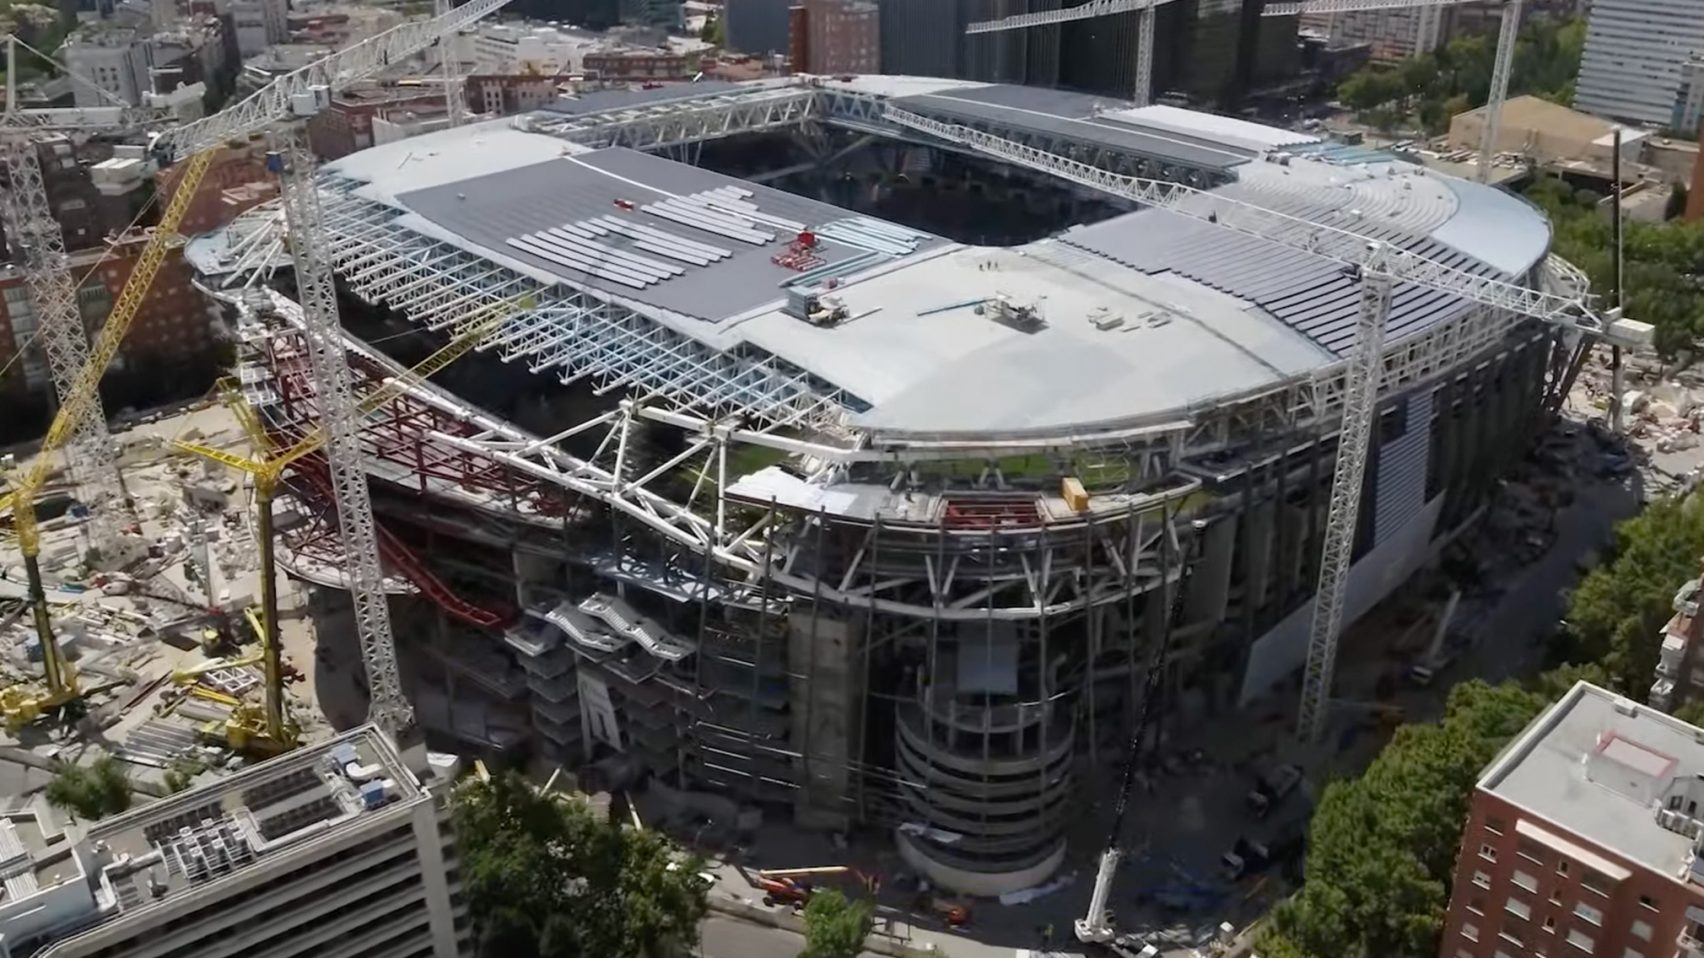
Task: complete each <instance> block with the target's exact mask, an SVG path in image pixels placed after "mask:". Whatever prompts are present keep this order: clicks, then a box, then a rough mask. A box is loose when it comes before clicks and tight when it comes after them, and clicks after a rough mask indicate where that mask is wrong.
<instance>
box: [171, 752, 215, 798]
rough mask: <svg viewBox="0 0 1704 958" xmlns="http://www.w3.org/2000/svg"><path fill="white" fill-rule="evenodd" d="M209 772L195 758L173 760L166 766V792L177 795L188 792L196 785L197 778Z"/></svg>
mask: <svg viewBox="0 0 1704 958" xmlns="http://www.w3.org/2000/svg"><path fill="white" fill-rule="evenodd" d="M206 770H207V766H206V765H205V764H203V763H202V762H201V760H200V759H198V758H195V757H193V756H185V755H180V756H178V757H177V758H174V759H172V763H171V764H170V765H168V766H166V791H168V792H171V793H172V794H174V795H175V794H176V793H178V792H182V791H185V790H187V789H188V788H189V787H190V786H191V785H193V784H195V776H197V775H200V774H201V773H202V772H204V771H206Z"/></svg>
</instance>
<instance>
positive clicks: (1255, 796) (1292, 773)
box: [1245, 765, 1302, 818]
mask: <svg viewBox="0 0 1704 958" xmlns="http://www.w3.org/2000/svg"><path fill="white" fill-rule="evenodd" d="M1300 784H1302V767H1301V766H1300V765H1280V766H1278V767H1277V768H1275V769H1273V770H1272V773H1271V774H1270V775H1262V776H1261V777H1260V778H1258V779H1256V780H1255V783H1254V787H1253V788H1251V789H1249V791H1248V795H1247V796H1245V800H1246V801H1247V802H1248V808H1249V811H1251V812H1253V813H1254V817H1255V818H1265V817H1266V816H1268V815H1270V814H1272V810H1273V809H1274V808H1277V807H1278V805H1279V803H1281V802H1283V801H1284V799H1286V798H1288V797H1289V796H1290V793H1291V792H1294V791H1295V790H1296V787H1297V786H1298V785H1300Z"/></svg>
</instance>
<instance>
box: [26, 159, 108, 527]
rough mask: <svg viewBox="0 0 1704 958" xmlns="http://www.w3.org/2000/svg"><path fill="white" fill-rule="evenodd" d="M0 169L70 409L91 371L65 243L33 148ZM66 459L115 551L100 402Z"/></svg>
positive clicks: (41, 326)
mask: <svg viewBox="0 0 1704 958" xmlns="http://www.w3.org/2000/svg"><path fill="white" fill-rule="evenodd" d="M0 161H3V162H4V163H5V167H6V175H7V182H8V189H7V190H6V191H5V196H4V197H3V198H0V211H3V215H4V220H5V226H6V233H7V236H8V237H9V238H10V241H11V245H12V248H13V249H14V250H15V251H16V252H17V253H18V254H19V260H20V265H22V267H23V274H24V278H25V281H26V283H27V285H28V287H29V293H30V302H31V305H32V306H33V307H34V310H35V321H36V341H37V343H38V344H39V345H40V346H41V348H42V352H44V353H46V354H47V364H48V368H49V370H50V371H51V373H52V375H53V386H54V392H55V393H56V394H57V396H58V398H59V401H60V402H61V403H68V402H70V401H71V399H72V394H73V393H74V392H76V390H77V384H78V380H79V378H80V376H81V374H82V372H83V368H84V367H85V366H87V365H88V364H89V335H88V331H87V330H86V329H85V328H84V326H83V314H82V311H81V310H80V309H79V308H78V306H77V286H76V281H75V280H74V279H73V277H72V276H71V273H70V262H69V261H70V257H69V256H68V255H67V254H66V252H65V238H64V235H63V234H62V233H61V231H60V228H59V222H58V221H57V220H55V219H54V217H53V211H52V210H51V209H50V208H49V207H48V198H47V189H46V187H45V185H44V184H43V182H42V173H41V159H40V157H39V156H38V155H37V153H36V145H35V143H34V142H32V141H30V140H29V139H27V138H25V137H22V136H10V137H7V138H6V140H5V141H4V142H0ZM20 348H22V344H20ZM65 452H66V457H65V458H66V462H67V463H68V464H69V465H70V467H71V474H72V478H73V479H74V480H75V481H76V483H77V486H78V495H79V496H80V497H81V498H82V500H83V501H84V502H85V503H87V504H88V505H89V507H90V511H91V518H90V523H91V526H90V528H89V529H88V532H89V537H90V538H89V541H90V542H91V543H93V544H94V545H95V546H96V547H97V548H100V547H108V546H112V545H116V544H117V542H118V534H117V533H118V527H119V522H118V516H116V515H114V514H112V510H113V509H114V508H120V509H122V501H123V495H122V489H123V485H122V483H121V481H120V478H119V474H118V456H117V453H116V452H115V451H114V449H113V443H112V437H111V436H110V435H109V434H108V432H107V423H106V413H105V411H104V410H103V408H102V406H101V402H100V397H99V395H95V396H93V397H91V398H90V399H89V400H88V401H87V402H86V403H85V404H84V406H83V413H82V415H81V416H79V417H78V418H77V422H76V426H75V428H74V429H73V432H72V440H71V443H70V445H69V446H68V447H67V448H66V450H65Z"/></svg>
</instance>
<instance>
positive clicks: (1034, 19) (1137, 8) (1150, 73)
mask: <svg viewBox="0 0 1704 958" xmlns="http://www.w3.org/2000/svg"><path fill="white" fill-rule="evenodd" d="M1170 2H1171V0H1089V2H1088V3H1085V4H1082V5H1081V6H1076V7H1070V8H1067V9H1065V10H1043V11H1041V12H1040V13H1019V14H1014V15H1012V16H1009V17H1002V18H1001V19H999V20H982V21H979V22H977V23H972V24H971V25H970V26H968V27H966V28H965V31H964V32H965V33H967V34H972V33H1001V32H1004V31H1006V30H1027V29H1029V28H1030V27H1050V26H1055V25H1057V24H1061V23H1070V22H1072V21H1074V20H1092V19H1094V18H1095V17H1110V16H1112V15H1113V14H1117V13H1134V14H1136V88H1135V91H1134V92H1133V93H1132V94H1131V97H1130V99H1131V100H1132V101H1134V102H1135V104H1136V105H1137V106H1147V105H1148V102H1149V100H1150V99H1151V98H1152V95H1153V89H1152V88H1153V85H1154V10H1155V8H1157V7H1159V6H1160V5H1161V4H1164V3H1170Z"/></svg>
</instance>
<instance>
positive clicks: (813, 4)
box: [787, 0, 881, 73]
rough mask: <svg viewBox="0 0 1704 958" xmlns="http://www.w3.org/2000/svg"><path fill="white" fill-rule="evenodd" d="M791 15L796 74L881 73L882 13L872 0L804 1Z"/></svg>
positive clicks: (791, 53)
mask: <svg viewBox="0 0 1704 958" xmlns="http://www.w3.org/2000/svg"><path fill="white" fill-rule="evenodd" d="M788 14H789V20H788V28H787V29H788V34H789V36H788V42H789V55H788V60H789V62H790V64H791V66H792V69H793V72H795V73H880V72H881V11H880V9H879V8H878V7H877V6H876V5H875V4H874V3H872V2H870V0H803V2H802V3H798V4H795V5H794V6H793V7H792V9H791V10H789V11H788Z"/></svg>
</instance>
